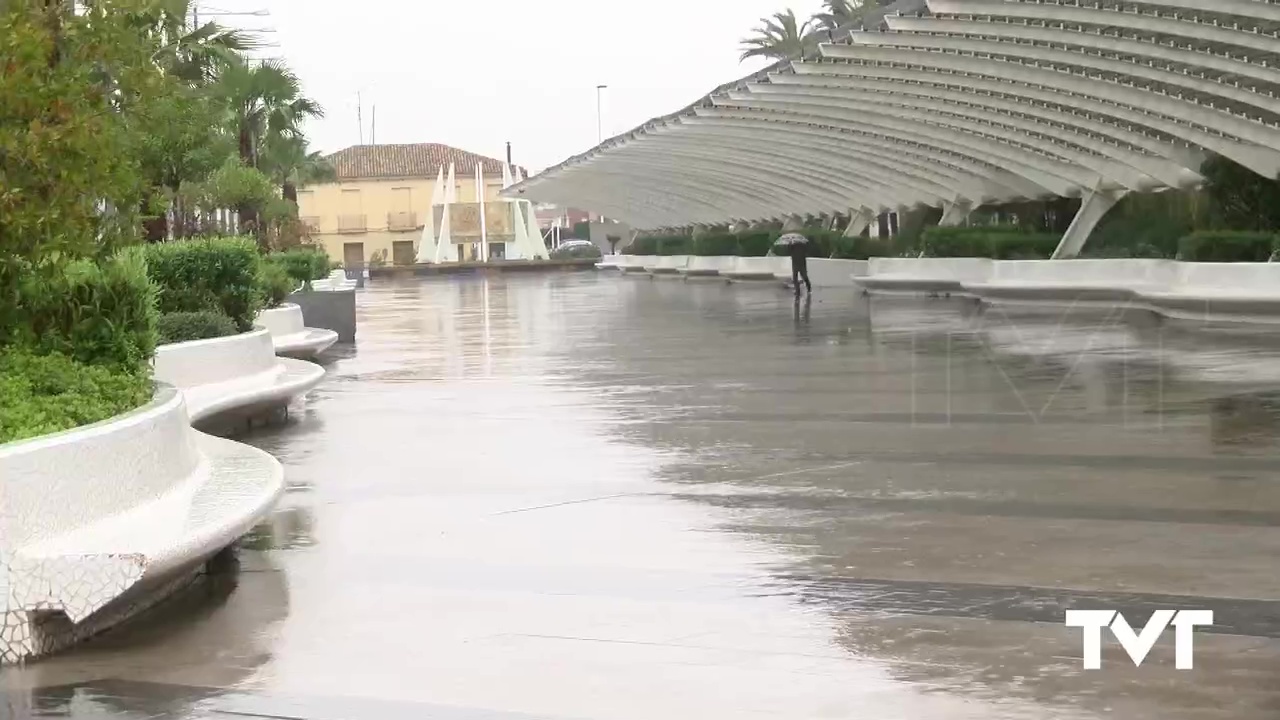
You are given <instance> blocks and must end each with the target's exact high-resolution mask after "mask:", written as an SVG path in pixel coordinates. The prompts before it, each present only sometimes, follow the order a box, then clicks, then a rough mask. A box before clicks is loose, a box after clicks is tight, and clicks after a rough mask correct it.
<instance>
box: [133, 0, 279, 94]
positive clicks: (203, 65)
mask: <svg viewBox="0 0 1280 720" xmlns="http://www.w3.org/2000/svg"><path fill="white" fill-rule="evenodd" d="M139 20H140V22H141V23H142V24H144V25H145V28H146V30H147V31H148V32H150V33H151V35H152V36H153V37H154V38H155V39H156V43H157V46H158V47H157V48H156V52H155V55H154V56H153V57H152V59H153V60H154V61H155V62H156V64H157V65H159V66H160V67H161V68H163V69H164V71H165V72H166V73H168V74H169V75H171V76H173V77H176V78H178V79H179V80H181V81H183V82H185V83H188V84H192V85H204V84H207V83H210V82H212V81H213V80H214V79H215V78H216V76H217V73H218V71H219V70H220V69H221V68H222V67H225V66H226V65H227V64H229V63H232V62H235V61H236V60H237V59H239V58H240V54H241V53H243V52H247V51H249V50H253V49H255V48H257V47H259V46H260V43H258V42H257V40H256V39H254V37H253V36H252V35H249V34H247V33H245V32H243V31H240V30H234V29H229V28H225V27H223V26H221V25H219V24H218V23H216V22H206V23H204V24H201V25H193V23H194V22H195V13H194V12H192V7H191V0H150V3H149V4H148V5H147V6H146V7H145V8H144V9H143V10H142V11H141V12H140V13H139Z"/></svg>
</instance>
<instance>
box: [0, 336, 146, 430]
mask: <svg viewBox="0 0 1280 720" xmlns="http://www.w3.org/2000/svg"><path fill="white" fill-rule="evenodd" d="M151 394H152V385H151V380H150V378H148V377H147V376H146V375H142V374H139V373H136V372H129V371H124V370H120V369H118V368H112V367H107V366H100V365H90V364H85V363H80V362H77V361H75V360H73V359H71V358H69V357H66V356H65V355H60V354H57V353H54V354H51V355H40V354H35V353H32V352H30V351H27V350H18V349H15V348H8V349H4V350H0V443H7V442H13V441H15V440H23V439H26V438H31V437H36V436H39V435H47V434H49V433H56V432H61V431H63V430H69V429H71V428H75V427H79V426H81V425H87V424H90V423H95V422H99V421H102V420H107V419H109V418H112V417H115V416H116V415H120V414H122V413H126V412H129V411H131V410H133V409H135V408H138V407H141V406H142V405H144V404H146V403H147V401H149V400H150V399H151Z"/></svg>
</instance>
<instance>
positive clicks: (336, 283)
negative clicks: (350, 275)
mask: <svg viewBox="0 0 1280 720" xmlns="http://www.w3.org/2000/svg"><path fill="white" fill-rule="evenodd" d="M359 282H360V281H358V280H348V279H347V271H346V270H341V269H339V270H334V271H333V272H331V273H329V277H327V278H324V279H323V280H312V281H311V289H312V290H318V291H321V292H323V291H326V290H355V289H356V286H357V285H359Z"/></svg>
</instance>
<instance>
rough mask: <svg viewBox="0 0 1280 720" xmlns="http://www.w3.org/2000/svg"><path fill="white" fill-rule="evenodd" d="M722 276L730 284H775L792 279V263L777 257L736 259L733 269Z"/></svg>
mask: <svg viewBox="0 0 1280 720" xmlns="http://www.w3.org/2000/svg"><path fill="white" fill-rule="evenodd" d="M720 274H721V275H723V276H724V277H726V278H728V279H729V282H755V281H770V282H773V281H778V280H781V279H782V278H790V277H791V261H790V260H788V259H787V258H784V257H780V256H776V255H765V256H763V257H735V258H734V259H733V267H732V268H730V269H729V270H728V271H727V272H721V273H720Z"/></svg>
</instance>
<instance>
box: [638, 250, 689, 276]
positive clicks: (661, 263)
mask: <svg viewBox="0 0 1280 720" xmlns="http://www.w3.org/2000/svg"><path fill="white" fill-rule="evenodd" d="M688 266H689V256H688V255H660V256H658V257H656V258H654V260H653V264H652V265H647V266H646V267H645V269H644V270H645V272H647V273H649V274H650V275H653V276H655V277H656V276H666V277H680V271H681V270H682V269H684V268H686V267H688Z"/></svg>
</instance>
